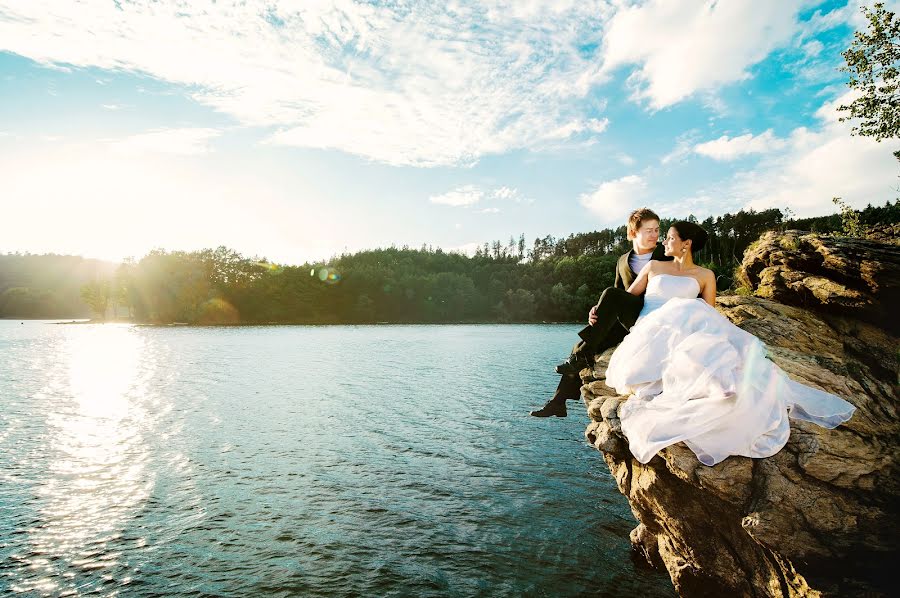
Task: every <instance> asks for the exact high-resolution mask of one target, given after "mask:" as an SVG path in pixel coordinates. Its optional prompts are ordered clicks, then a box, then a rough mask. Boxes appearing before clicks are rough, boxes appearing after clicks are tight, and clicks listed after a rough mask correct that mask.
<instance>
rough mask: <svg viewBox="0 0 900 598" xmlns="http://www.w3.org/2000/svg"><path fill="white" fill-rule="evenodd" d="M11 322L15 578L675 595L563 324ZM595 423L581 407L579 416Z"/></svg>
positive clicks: (230, 587) (219, 586)
mask: <svg viewBox="0 0 900 598" xmlns="http://www.w3.org/2000/svg"><path fill="white" fill-rule="evenodd" d="M12 324H13V323H10V322H0V351H2V354H3V355H4V357H5V358H6V361H5V363H4V364H3V365H2V366H0V455H2V459H3V463H2V465H3V467H2V468H0V591H2V590H11V591H12V592H16V593H21V594H23V595H39V596H40V595H47V596H58V595H59V596H61V595H72V596H80V595H82V594H91V593H99V594H103V595H107V594H108V595H115V594H117V593H122V594H123V595H128V596H231V595H233V596H242V595H271V596H341V595H347V596H349V595H359V594H372V595H379V596H380V595H384V596H412V595H415V596H523V595H524V596H529V595H533V596H543V595H555V596H576V595H582V594H586V593H591V594H597V593H599V594H613V593H615V594H617V595H630V594H631V595H637V594H639V595H644V596H671V595H672V590H671V588H670V585H669V582H668V580H667V579H666V578H665V577H664V576H662V575H660V574H658V573H654V572H648V571H645V570H643V569H636V568H635V567H634V566H633V565H632V563H631V560H630V559H629V553H630V549H629V546H628V540H627V537H628V532H629V530H630V529H631V527H633V520H632V517H631V514H630V511H629V508H628V505H627V503H626V502H625V500H624V498H622V497H621V496H620V495H619V494H618V492H617V491H616V490H615V482H614V480H612V478H611V476H610V475H609V473H608V471H607V470H606V467H605V465H604V464H603V462H602V460H601V459H599V458H598V457H597V455H596V453H595V452H594V451H593V450H592V449H590V448H589V447H586V446H585V445H584V443H583V441H581V433H582V431H583V429H584V425H585V421H584V418H583V417H577V416H576V417H570V418H568V419H567V420H552V421H546V420H535V419H533V418H529V417H527V411H528V409H530V408H532V407H534V406H536V405H538V404H540V403H541V402H542V401H543V400H544V399H545V398H546V396H547V395H548V393H549V391H550V390H551V389H552V385H553V383H554V382H555V377H554V376H553V374H552V372H548V371H547V370H548V367H547V365H548V364H550V363H553V361H554V359H555V358H556V357H558V355H559V353H560V348H562V350H563V351H564V350H565V348H566V347H567V346H568V345H569V344H570V341H569V337H570V336H571V333H572V330H571V327H562V326H446V327H438V326H381V327H374V326H350V327H254V328H206V329H190V328H174V329H172V328H142V327H129V326H110V325H107V326H95V325H79V326H59V325H51V324H46V323H40V322H29V323H26V324H25V325H19V324H18V323H15V324H16V325H15V326H13V325H12ZM575 413H577V410H575Z"/></svg>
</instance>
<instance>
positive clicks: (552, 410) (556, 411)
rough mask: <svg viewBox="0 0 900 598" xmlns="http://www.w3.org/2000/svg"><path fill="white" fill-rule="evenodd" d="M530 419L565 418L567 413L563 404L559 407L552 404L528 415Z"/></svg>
mask: <svg viewBox="0 0 900 598" xmlns="http://www.w3.org/2000/svg"><path fill="white" fill-rule="evenodd" d="M530 415H531V416H532V417H566V416H567V415H568V412H567V411H566V405H565V403H563V404H562V405H561V406H559V407H557V406H556V405H554V404H553V403H547V404H546V405H544V406H543V407H541V408H540V409H535V410H534V411H532V412H531V414H530Z"/></svg>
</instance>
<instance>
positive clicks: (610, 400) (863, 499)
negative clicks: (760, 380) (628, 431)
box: [582, 231, 900, 596]
mask: <svg viewBox="0 0 900 598" xmlns="http://www.w3.org/2000/svg"><path fill="white" fill-rule="evenodd" d="M897 253H898V252H897V251H896V245H891V244H889V243H879V242H876V241H860V240H848V239H843V238H834V237H824V236H819V235H813V234H809V233H802V232H799V231H787V232H785V233H766V235H764V236H763V237H762V239H761V240H760V242H759V243H757V244H756V246H755V247H754V248H753V249H752V250H751V251H748V253H747V255H746V256H745V259H744V262H743V264H742V267H741V269H742V272H743V273H744V274H743V276H745V277H746V280H745V282H746V283H749V284H750V285H752V286H751V289H752V293H753V295H752V296H734V295H732V296H723V297H720V298H719V299H718V302H717V309H718V310H719V311H720V312H721V313H722V314H724V315H725V316H726V317H727V318H729V320H731V321H732V322H733V323H734V324H736V325H738V326H740V327H741V328H743V329H744V330H746V331H748V332H751V333H753V334H754V335H756V336H757V337H759V338H760V339H761V340H762V341H763V342H765V343H766V345H767V346H768V347H769V357H770V358H771V359H772V361H774V362H775V363H776V364H777V365H778V366H779V367H781V368H782V369H783V370H784V371H785V372H786V373H787V374H788V375H789V376H790V377H792V378H793V379H795V380H797V381H799V382H802V383H803V384H806V385H809V386H813V387H816V388H820V389H822V390H825V391H827V392H830V393H833V394H835V395H838V396H841V397H843V398H845V399H847V400H848V401H850V402H851V403H852V404H853V405H854V406H855V407H856V408H857V411H856V413H855V414H854V416H853V418H852V419H851V420H850V421H849V422H847V423H845V424H844V425H841V426H839V427H838V428H836V429H834V430H827V429H824V428H821V427H818V426H815V425H813V424H809V423H806V422H802V421H793V420H792V422H791V437H790V440H789V441H788V444H787V446H786V447H785V448H784V449H783V450H782V451H781V452H779V453H778V454H776V455H774V456H773V457H769V458H767V459H750V458H746V457H737V456H735V457H729V458H728V459H726V460H725V461H723V462H721V463H719V464H717V465H715V466H713V467H707V466H705V465H702V464H700V463H699V461H697V459H696V457H695V456H694V454H693V452H691V451H690V450H689V449H688V448H687V447H686V446H685V445H684V444H683V443H678V444H676V445H673V446H670V447H668V448H666V449H664V450H662V451H660V453H659V454H658V456H656V457H654V459H653V460H651V461H650V462H649V463H647V464H646V465H645V464H641V463H640V462H638V461H637V460H636V459H634V458H633V457H632V455H631V453H630V452H629V450H628V443H627V439H626V438H625V437H624V436H623V435H622V431H621V430H622V428H621V423H620V422H619V416H618V413H619V407H620V406H621V404H622V402H624V401H625V400H627V397H619V396H616V393H615V391H613V390H612V389H609V388H608V387H606V385H605V384H604V382H603V375H604V372H605V370H606V366H607V364H608V359H609V356H610V355H611V353H612V350H610V351H607V352H606V353H604V354H603V355H600V356H598V359H597V363H596V365H595V367H594V369H593V371H590V370H587V371H585V372H584V373H583V376H584V381H585V382H586V383H585V385H584V386H583V387H582V397H583V399H584V401H585V405H586V407H587V410H588V414H589V416H590V418H591V423H590V424H589V425H588V427H587V430H586V431H585V436H586V438H587V440H588V442H590V443H591V444H592V445H593V446H594V447H596V448H597V449H598V450H600V451H601V452H602V453H603V455H604V459H605V460H606V463H607V464H608V466H609V468H610V471H611V473H612V474H613V477H614V478H615V480H616V484H617V486H618V488H619V490H620V491H621V492H622V494H624V495H625V496H626V497H627V498H628V500H629V502H630V504H631V508H632V511H633V512H634V515H635V517H636V519H637V520H638V526H637V527H636V528H635V530H634V531H633V532H632V535H631V540H632V544H633V546H634V548H635V549H636V550H637V551H638V552H640V553H641V554H643V555H644V557H645V558H646V559H647V560H648V561H649V562H651V563H653V564H656V565H661V566H664V567H665V568H666V570H667V571H668V573H669V575H670V577H671V578H672V582H673V584H674V585H675V588H676V590H677V591H678V592H679V594H681V595H683V596H721V595H728V594H734V595H741V596H817V595H821V593H824V594H826V595H872V596H878V595H881V594H882V593H883V592H886V587H887V586H883V585H882V584H883V583H886V581H884V580H887V579H888V578H889V576H890V575H889V569H884V570H882V571H880V567H882V566H883V564H884V563H887V562H890V561H891V560H892V559H894V558H895V557H896V556H897V548H898V538H900V523H898V519H900V518H898V514H900V500H898V499H900V476H898V474H900V471H898V470H900V463H898V460H897V454H898V451H897V448H898V447H897V444H898V441H900V418H898V401H897V397H898V393H897V390H898V374H900V367H898V353H897V348H898V346H900V344H898V338H897V336H896V334H897V333H896V327H894V326H886V325H881V324H879V323H878V322H879V321H881V322H882V323H883V322H884V320H882V318H884V317H885V316H886V315H887V314H890V313H891V312H892V311H893V310H896V309H897V307H898V306H900V302H895V298H896V297H895V294H896V292H897V289H896V283H897V281H898V279H900V257H898V255H897ZM854 271H856V275H855V276H854ZM776 300H777V301H776ZM873 322H874V323H873ZM588 374H589V375H588Z"/></svg>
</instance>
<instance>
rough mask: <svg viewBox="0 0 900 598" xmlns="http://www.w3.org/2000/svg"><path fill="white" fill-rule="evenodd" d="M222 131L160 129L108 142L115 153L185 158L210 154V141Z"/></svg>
mask: <svg viewBox="0 0 900 598" xmlns="http://www.w3.org/2000/svg"><path fill="white" fill-rule="evenodd" d="M220 134H221V131H219V130H217V129H208V128H183V129H160V130H157V131H150V132H148V133H141V134H139V135H132V136H130V137H126V138H125V139H120V140H107V143H108V144H109V146H110V148H111V149H113V150H114V151H119V152H125V153H142V152H158V153H164V154H181V155H185V156H189V155H197V154H206V153H209V151H210V149H209V141H210V140H211V139H213V138H215V137H218V136H219V135H220Z"/></svg>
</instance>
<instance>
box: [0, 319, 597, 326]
mask: <svg viewBox="0 0 900 598" xmlns="http://www.w3.org/2000/svg"><path fill="white" fill-rule="evenodd" d="M0 320H5V321H10V322H15V321H19V322H46V323H47V324H55V325H60V324H64V325H73V324H75V325H78V324H131V325H133V326H141V327H146V328H240V327H252V326H257V327H258V326H476V325H477V326H498V325H513V326H523V325H544V324H547V325H551V324H553V325H561V324H566V325H568V324H571V325H578V326H580V325H583V324H584V323H583V322H580V321H578V322H546V321H542V322H483V321H462V322H239V323H234V324H189V323H187V322H171V323H167V324H154V323H151V322H132V321H130V320H106V321H105V322H104V321H97V320H86V319H82V318H73V319H67V318H8V317H0Z"/></svg>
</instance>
